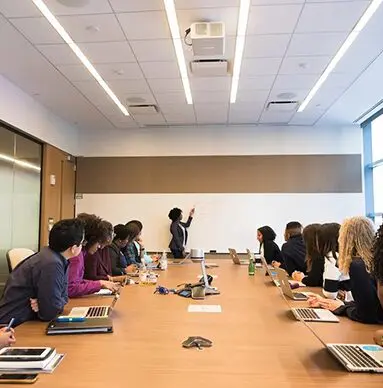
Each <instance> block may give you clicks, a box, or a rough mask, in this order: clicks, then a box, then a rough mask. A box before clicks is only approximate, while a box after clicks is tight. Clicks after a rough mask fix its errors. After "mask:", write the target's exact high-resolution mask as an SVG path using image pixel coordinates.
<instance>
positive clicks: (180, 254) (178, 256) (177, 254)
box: [171, 249, 184, 259]
mask: <svg viewBox="0 0 383 388" xmlns="http://www.w3.org/2000/svg"><path fill="white" fill-rule="evenodd" d="M171 251H172V255H173V257H174V258H175V259H183V258H184V255H183V252H182V251H181V250H180V249H171Z"/></svg>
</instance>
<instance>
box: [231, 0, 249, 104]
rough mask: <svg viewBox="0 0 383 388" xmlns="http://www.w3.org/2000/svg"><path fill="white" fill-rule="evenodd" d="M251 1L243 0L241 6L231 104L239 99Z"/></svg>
mask: <svg viewBox="0 0 383 388" xmlns="http://www.w3.org/2000/svg"><path fill="white" fill-rule="evenodd" d="M250 1H251V0H241V4H240V6H239V16H238V27H237V40H236V43H235V56H234V67H233V78H232V81H231V92H230V103H231V104H234V103H235V102H236V100H237V93H238V82H239V76H240V74H241V65H242V58H243V50H244V48H245V40H246V30H247V22H248V20H249V11H250Z"/></svg>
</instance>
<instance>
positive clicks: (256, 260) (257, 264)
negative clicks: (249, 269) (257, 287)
mask: <svg viewBox="0 0 383 388" xmlns="http://www.w3.org/2000/svg"><path fill="white" fill-rule="evenodd" d="M246 253H247V257H248V260H249V261H250V260H251V259H253V261H254V265H255V267H256V268H262V263H261V262H260V261H261V255H260V254H254V253H253V252H251V251H250V249H248V248H246Z"/></svg>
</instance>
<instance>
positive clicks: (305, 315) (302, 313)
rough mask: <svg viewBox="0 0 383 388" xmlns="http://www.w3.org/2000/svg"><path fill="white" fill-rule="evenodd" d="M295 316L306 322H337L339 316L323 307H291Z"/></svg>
mask: <svg viewBox="0 0 383 388" xmlns="http://www.w3.org/2000/svg"><path fill="white" fill-rule="evenodd" d="M291 311H292V313H293V314H294V316H295V318H296V319H297V320H298V321H300V320H303V321H306V322H334V323H338V322H339V318H338V317H337V316H336V315H334V314H333V313H332V312H331V311H329V310H325V309H313V308H309V307H303V308H292V309H291Z"/></svg>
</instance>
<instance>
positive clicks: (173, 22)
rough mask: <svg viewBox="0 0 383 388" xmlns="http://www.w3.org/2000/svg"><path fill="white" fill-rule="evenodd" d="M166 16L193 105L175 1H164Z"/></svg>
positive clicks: (186, 92) (186, 93)
mask: <svg viewBox="0 0 383 388" xmlns="http://www.w3.org/2000/svg"><path fill="white" fill-rule="evenodd" d="M164 5H165V10H166V16H167V18H168V23H169V28H170V33H171V34H172V39H173V45H174V49H175V51H176V56H177V61H178V68H179V70H180V73H181V79H182V84H183V87H184V90H185V96H186V101H187V103H188V104H193V97H192V93H191V89H190V82H189V76H188V70H187V67H186V61H185V55H184V51H183V47H182V40H181V34H180V29H179V26H178V20H177V13H176V6H175V4H174V0H164Z"/></svg>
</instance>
